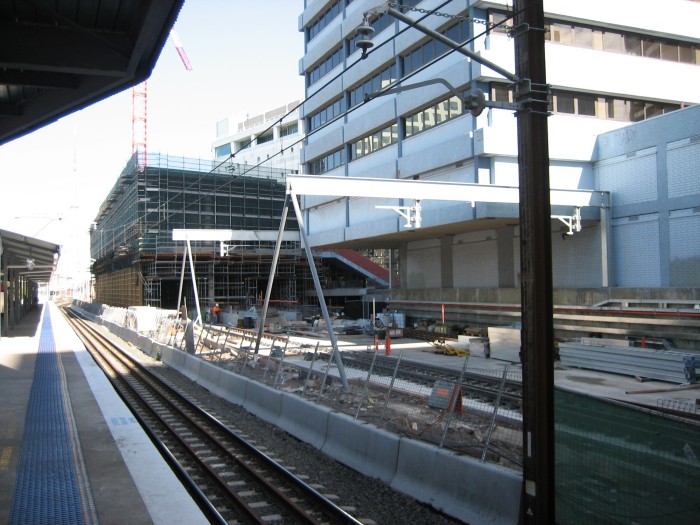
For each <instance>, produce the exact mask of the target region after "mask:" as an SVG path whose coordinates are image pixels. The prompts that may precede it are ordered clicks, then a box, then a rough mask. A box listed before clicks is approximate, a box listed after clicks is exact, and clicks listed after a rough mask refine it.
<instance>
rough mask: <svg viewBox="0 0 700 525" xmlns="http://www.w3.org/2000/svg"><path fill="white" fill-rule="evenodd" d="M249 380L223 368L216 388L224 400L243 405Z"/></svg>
mask: <svg viewBox="0 0 700 525" xmlns="http://www.w3.org/2000/svg"><path fill="white" fill-rule="evenodd" d="M250 383H251V380H250V379H248V378H247V377H243V376H239V375H236V374H234V373H233V372H229V371H228V370H225V371H223V372H222V373H221V375H220V376H219V386H218V390H219V392H220V394H219V395H220V396H221V397H222V398H224V399H225V400H226V401H229V402H231V403H234V404H236V405H243V403H245V400H246V396H247V392H248V385H249V384H250Z"/></svg>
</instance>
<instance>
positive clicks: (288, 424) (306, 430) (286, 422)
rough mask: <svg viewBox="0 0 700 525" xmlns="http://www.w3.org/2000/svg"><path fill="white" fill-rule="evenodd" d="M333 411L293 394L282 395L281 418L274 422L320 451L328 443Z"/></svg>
mask: <svg viewBox="0 0 700 525" xmlns="http://www.w3.org/2000/svg"><path fill="white" fill-rule="evenodd" d="M331 412H332V410H331V409H330V408H328V407H324V406H322V405H317V404H315V403H312V402H310V401H308V400H306V399H303V398H301V397H298V396H295V395H292V394H286V393H283V394H282V407H281V408H280V417H279V419H278V420H277V421H276V422H274V421H273V422H272V423H274V424H275V425H277V426H278V427H279V428H281V429H282V430H284V431H285V432H287V433H289V434H291V435H292V436H294V437H295V438H297V439H300V440H301V441H304V442H305V443H308V444H309V445H312V446H313V447H316V448H318V449H320V448H321V447H323V444H324V443H325V441H326V431H327V429H328V415H329V414H330V413H331Z"/></svg>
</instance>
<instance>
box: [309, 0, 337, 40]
mask: <svg viewBox="0 0 700 525" xmlns="http://www.w3.org/2000/svg"><path fill="white" fill-rule="evenodd" d="M342 4H343V0H336V1H335V2H333V3H332V4H331V5H330V6H329V7H328V9H326V10H325V11H323V13H321V14H320V15H319V16H318V18H317V19H316V20H315V21H314V23H313V24H311V25H310V26H309V28H308V29H307V30H306V41H307V42H311V41H312V40H313V39H314V38H315V37H316V36H317V35H318V34H319V33H320V32H321V30H322V29H323V28H324V27H326V26H327V25H328V24H330V23H331V21H332V20H334V19H335V17H337V16H338V15H339V14H340V13H341V12H342V10H343V7H342Z"/></svg>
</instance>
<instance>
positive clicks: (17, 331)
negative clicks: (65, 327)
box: [0, 304, 44, 338]
mask: <svg viewBox="0 0 700 525" xmlns="http://www.w3.org/2000/svg"><path fill="white" fill-rule="evenodd" d="M43 311H44V305H43V304H40V305H38V306H37V307H35V308H33V309H32V310H30V311H29V312H27V314H26V315H25V316H24V318H23V319H22V320H21V321H20V322H19V323H17V324H16V325H15V326H14V327H13V328H10V329H9V330H8V331H7V332H6V331H5V330H3V332H2V334H0V335H2V337H3V338H5V337H33V336H35V335H36V333H37V330H38V329H39V324H40V323H41V313H42V312H43ZM5 315H7V313H4V314H3V318H2V322H3V323H4V322H5V319H4V316H5ZM2 326H3V327H4V324H3V325H2Z"/></svg>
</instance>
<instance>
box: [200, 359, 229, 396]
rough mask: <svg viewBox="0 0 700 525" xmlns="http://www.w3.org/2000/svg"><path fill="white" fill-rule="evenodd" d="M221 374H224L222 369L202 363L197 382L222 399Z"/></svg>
mask: <svg viewBox="0 0 700 525" xmlns="http://www.w3.org/2000/svg"><path fill="white" fill-rule="evenodd" d="M221 372H223V370H222V369H221V368H220V367H218V366H216V365H213V364H211V363H209V362H207V361H201V362H200V365H199V375H198V376H197V379H196V382H197V383H198V384H199V385H202V386H203V387H204V388H206V389H207V390H209V391H210V392H212V393H214V394H216V395H217V396H219V397H221V395H220V394H219V392H218V389H219V382H220V379H221Z"/></svg>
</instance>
